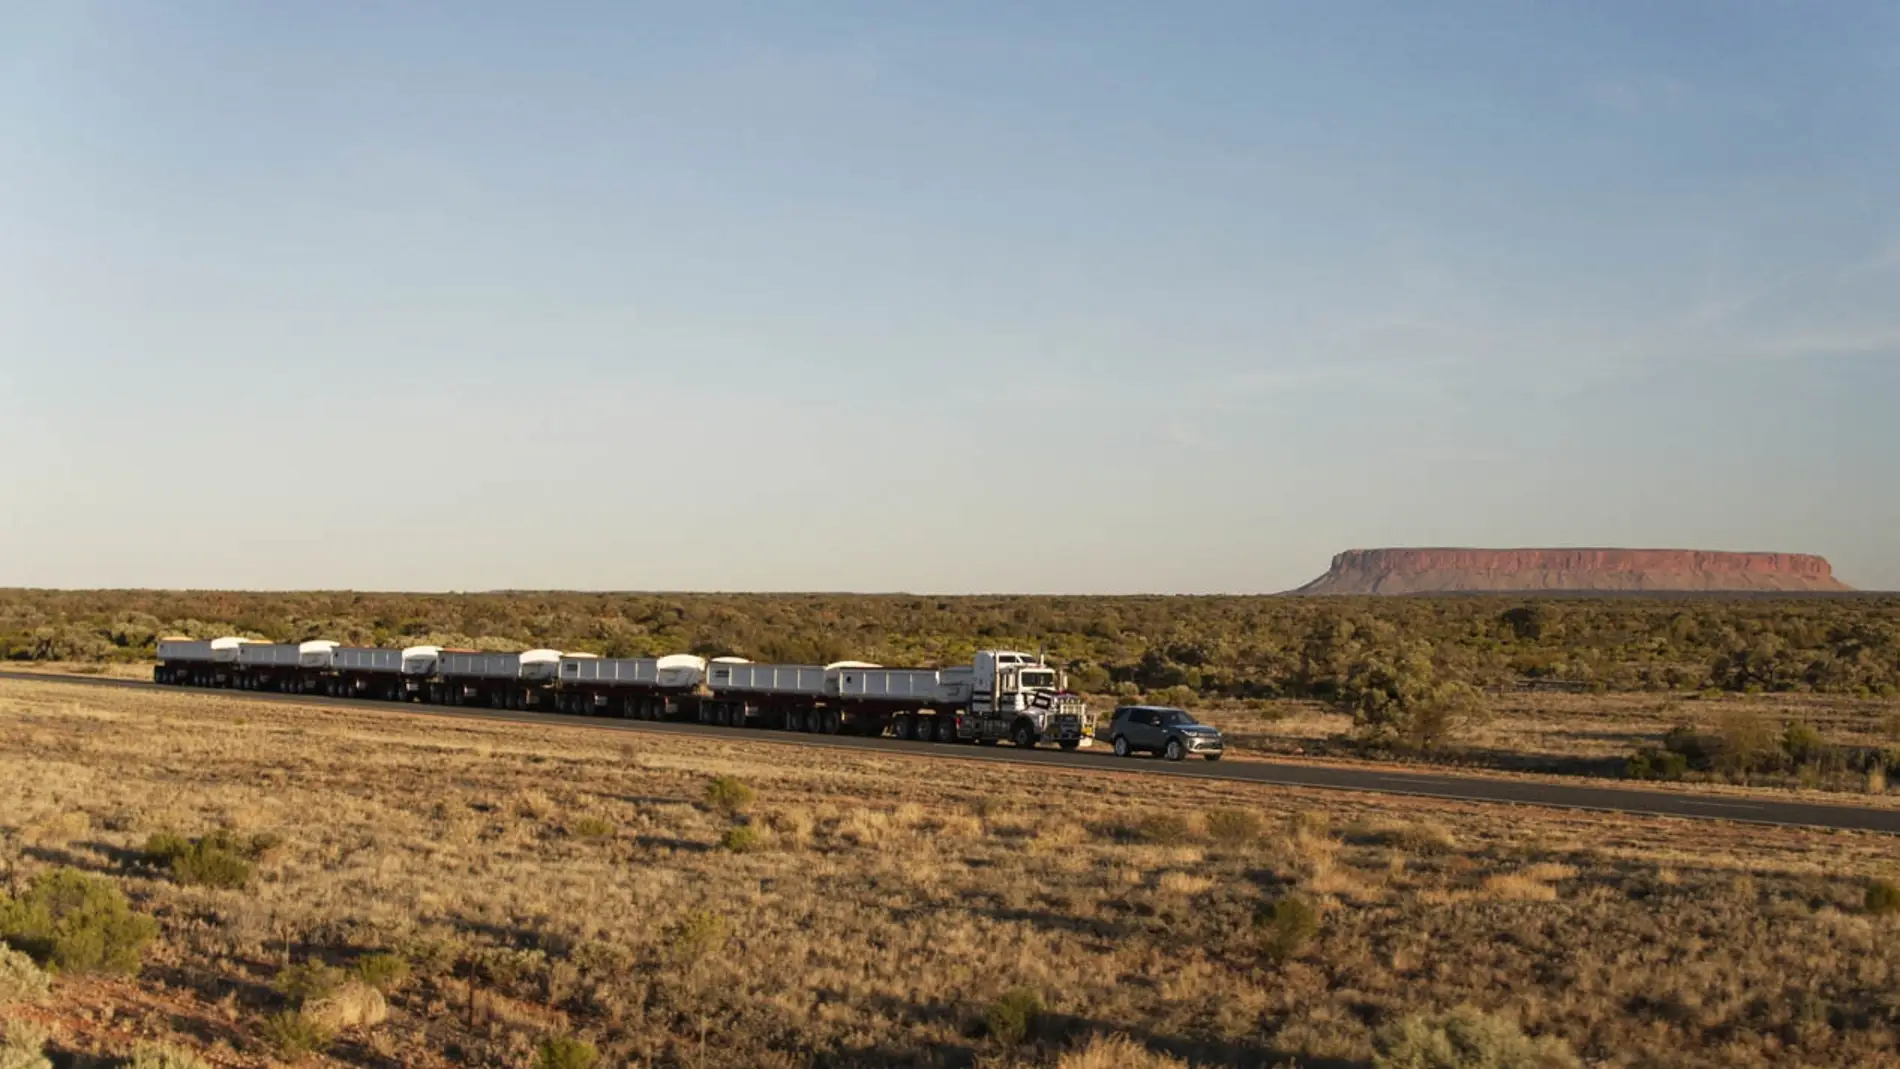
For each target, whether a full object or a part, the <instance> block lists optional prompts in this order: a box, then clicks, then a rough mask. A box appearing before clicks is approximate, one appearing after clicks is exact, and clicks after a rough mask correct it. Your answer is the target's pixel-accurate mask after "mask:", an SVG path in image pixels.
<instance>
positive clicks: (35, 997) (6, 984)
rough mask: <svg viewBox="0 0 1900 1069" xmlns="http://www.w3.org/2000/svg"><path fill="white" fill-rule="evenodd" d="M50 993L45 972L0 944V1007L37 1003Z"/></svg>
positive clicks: (13, 950) (31, 960) (24, 957)
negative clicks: (17, 1003)
mask: <svg viewBox="0 0 1900 1069" xmlns="http://www.w3.org/2000/svg"><path fill="white" fill-rule="evenodd" d="M51 991H52V984H51V983H50V982H49V981H48V980H47V977H46V973H45V971H43V970H42V969H41V968H40V967H39V966H38V965H35V964H34V963H33V959H32V958H30V957H28V956H26V955H25V954H22V953H20V952H19V951H17V950H15V949H13V948H12V947H10V946H7V945H6V944H4V943H0V1006H5V1005H8V1004H10V1003H15V1002H38V1001H39V1000H41V999H43V998H45V997H46V996H47V994H48V993H49V992H51Z"/></svg>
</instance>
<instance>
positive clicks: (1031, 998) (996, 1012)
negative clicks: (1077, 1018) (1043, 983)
mask: <svg viewBox="0 0 1900 1069" xmlns="http://www.w3.org/2000/svg"><path fill="white" fill-rule="evenodd" d="M1041 1016H1042V996H1041V995H1040V994H1038V993H1036V991H1035V990H1034V989H1033V988H1027V987H1018V988H1012V989H1010V990H1008V991H1005V992H1003V994H1002V996H1001V997H1000V998H998V999H997V1000H996V1001H995V1002H992V1003H990V1004H989V1006H988V1008H986V1009H985V1010H984V1011H983V1027H984V1030H985V1031H987V1032H988V1033H989V1034H990V1035H991V1036H992V1037H993V1038H995V1039H996V1040H997V1042H999V1043H1002V1044H1004V1045H1006V1046H1011V1047H1013V1046H1015V1045H1016V1044H1018V1043H1021V1042H1022V1041H1023V1040H1025V1039H1027V1038H1029V1033H1030V1031H1031V1030H1033V1029H1034V1028H1035V1027H1036V1019H1037V1018H1039V1017H1041Z"/></svg>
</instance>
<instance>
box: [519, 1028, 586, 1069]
mask: <svg viewBox="0 0 1900 1069" xmlns="http://www.w3.org/2000/svg"><path fill="white" fill-rule="evenodd" d="M598 1061H600V1052H599V1051H597V1050H595V1049H594V1045H593V1044H592V1043H589V1042H587V1041H586V1040H584V1039H575V1038H574V1037H573V1036H548V1037H546V1038H545V1039H543V1040H541V1043H540V1045H539V1046H537V1047H536V1048H535V1050H534V1069H594V1064H595V1063H596V1062H598Z"/></svg>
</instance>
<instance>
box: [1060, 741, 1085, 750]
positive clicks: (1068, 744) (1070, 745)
mask: <svg viewBox="0 0 1900 1069" xmlns="http://www.w3.org/2000/svg"><path fill="white" fill-rule="evenodd" d="M1057 745H1058V746H1061V747H1062V748H1063V749H1065V750H1073V749H1075V748H1076V747H1078V746H1080V745H1082V740H1081V739H1063V740H1062V741H1061V742H1060V743H1057Z"/></svg>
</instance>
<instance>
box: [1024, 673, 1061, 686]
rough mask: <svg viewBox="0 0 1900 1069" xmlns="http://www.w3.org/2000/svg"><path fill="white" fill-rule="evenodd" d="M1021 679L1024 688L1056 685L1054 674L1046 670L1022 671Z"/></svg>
mask: <svg viewBox="0 0 1900 1069" xmlns="http://www.w3.org/2000/svg"><path fill="white" fill-rule="evenodd" d="M1022 680H1023V687H1024V688H1025V689H1033V688H1036V687H1054V686H1055V685H1056V674H1055V673H1054V672H1048V671H1035V672H1024V673H1023V675H1022Z"/></svg>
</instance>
